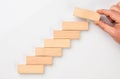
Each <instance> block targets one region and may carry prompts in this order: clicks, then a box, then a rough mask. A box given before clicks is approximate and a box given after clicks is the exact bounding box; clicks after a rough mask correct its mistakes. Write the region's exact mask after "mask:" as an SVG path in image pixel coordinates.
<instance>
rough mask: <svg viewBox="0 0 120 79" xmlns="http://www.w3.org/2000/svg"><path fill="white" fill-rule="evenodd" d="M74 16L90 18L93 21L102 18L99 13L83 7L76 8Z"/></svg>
mask: <svg viewBox="0 0 120 79" xmlns="http://www.w3.org/2000/svg"><path fill="white" fill-rule="evenodd" d="M74 16H77V17H80V18H84V19H89V20H92V21H99V20H100V15H99V14H98V13H96V12H93V11H90V10H87V9H82V8H75V10H74Z"/></svg>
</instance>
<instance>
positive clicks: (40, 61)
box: [18, 8, 100, 74]
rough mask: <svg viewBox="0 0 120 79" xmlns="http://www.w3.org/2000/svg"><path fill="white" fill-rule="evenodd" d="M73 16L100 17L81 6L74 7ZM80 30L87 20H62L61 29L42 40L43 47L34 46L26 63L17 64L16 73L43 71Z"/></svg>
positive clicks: (85, 28) (95, 18)
mask: <svg viewBox="0 0 120 79" xmlns="http://www.w3.org/2000/svg"><path fill="white" fill-rule="evenodd" d="M74 16H77V17H81V18H85V19H90V20H93V21H97V20H99V19H100V15H99V14H97V13H95V12H92V11H89V10H86V9H81V8H75V11H74ZM81 30H88V22H74V21H65V22H63V23H62V30H55V31H54V38H53V39H46V40H44V48H36V49H35V56H27V57H26V64H20V65H18V73H20V74H31V73H33V74H38V73H39V74H41V73H44V67H45V65H50V64H52V63H53V57H58V56H61V55H62V48H69V47H70V41H71V39H79V38H80V31H81Z"/></svg>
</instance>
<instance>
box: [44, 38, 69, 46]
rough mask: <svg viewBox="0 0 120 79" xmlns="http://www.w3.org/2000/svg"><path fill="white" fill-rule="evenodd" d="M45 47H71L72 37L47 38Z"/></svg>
mask: <svg viewBox="0 0 120 79" xmlns="http://www.w3.org/2000/svg"><path fill="white" fill-rule="evenodd" d="M44 46H45V47H55V48H57V47H60V48H69V47H70V39H46V40H44Z"/></svg>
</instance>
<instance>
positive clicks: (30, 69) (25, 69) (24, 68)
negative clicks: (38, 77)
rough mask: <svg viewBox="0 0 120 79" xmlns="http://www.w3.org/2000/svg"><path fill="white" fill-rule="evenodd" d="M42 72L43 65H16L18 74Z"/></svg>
mask: <svg viewBox="0 0 120 79" xmlns="http://www.w3.org/2000/svg"><path fill="white" fill-rule="evenodd" d="M43 72H44V66H43V65H24V64H20V65H18V73H20V74H42V73H43Z"/></svg>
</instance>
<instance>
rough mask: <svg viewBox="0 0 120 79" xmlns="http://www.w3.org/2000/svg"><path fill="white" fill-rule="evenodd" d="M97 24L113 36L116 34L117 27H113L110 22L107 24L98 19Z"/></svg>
mask: <svg viewBox="0 0 120 79" xmlns="http://www.w3.org/2000/svg"><path fill="white" fill-rule="evenodd" d="M95 24H96V25H98V26H99V27H100V28H101V29H103V30H104V31H105V32H107V33H109V34H110V35H111V36H114V35H115V28H113V27H112V26H109V25H108V24H106V23H104V22H102V21H98V22H96V23H95Z"/></svg>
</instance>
